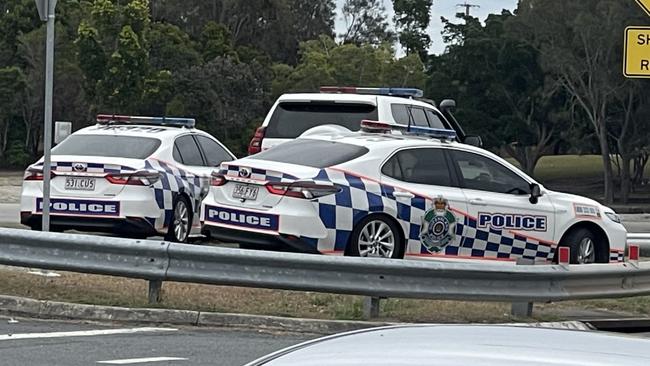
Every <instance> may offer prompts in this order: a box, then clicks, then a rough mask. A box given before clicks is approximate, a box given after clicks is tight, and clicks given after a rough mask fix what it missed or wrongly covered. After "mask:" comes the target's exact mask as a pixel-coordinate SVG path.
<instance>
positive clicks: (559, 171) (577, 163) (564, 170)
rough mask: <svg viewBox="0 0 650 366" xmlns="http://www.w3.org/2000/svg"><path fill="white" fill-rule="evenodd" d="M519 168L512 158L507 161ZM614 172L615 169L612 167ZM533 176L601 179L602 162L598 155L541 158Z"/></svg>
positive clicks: (649, 170) (648, 173)
mask: <svg viewBox="0 0 650 366" xmlns="http://www.w3.org/2000/svg"><path fill="white" fill-rule="evenodd" d="M507 160H508V161H509V162H510V163H512V164H514V165H516V166H519V164H518V163H517V161H516V160H515V159H513V158H508V159H507ZM614 171H616V167H614ZM645 174H646V177H649V176H650V164H648V165H647V166H646V168H645ZM535 176H536V177H538V178H539V179H541V180H546V181H552V180H557V179H593V178H597V179H602V176H603V160H602V157H601V156H600V155H551V156H544V157H542V158H541V159H540V160H539V162H538V163H537V166H536V168H535Z"/></svg>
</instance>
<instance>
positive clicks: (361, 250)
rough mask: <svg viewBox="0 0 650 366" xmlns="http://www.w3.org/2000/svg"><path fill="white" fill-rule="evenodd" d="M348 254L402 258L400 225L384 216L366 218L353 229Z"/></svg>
mask: <svg viewBox="0 0 650 366" xmlns="http://www.w3.org/2000/svg"><path fill="white" fill-rule="evenodd" d="M346 255H349V256H354V257H377V258H402V256H403V250H402V239H401V235H400V231H399V228H398V226H397V225H396V224H395V223H394V222H393V221H391V220H389V219H387V218H384V217H382V216H368V217H366V218H364V219H363V220H361V221H360V222H359V223H358V224H357V225H356V227H355V228H354V230H353V231H352V234H351V237H350V243H349V244H348V247H347V248H346Z"/></svg>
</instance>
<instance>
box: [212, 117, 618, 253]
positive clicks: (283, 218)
mask: <svg viewBox="0 0 650 366" xmlns="http://www.w3.org/2000/svg"><path fill="white" fill-rule="evenodd" d="M362 127H363V129H364V130H365V132H350V131H347V132H345V131H342V130H341V129H340V128H339V131H338V132H336V131H334V130H331V129H330V131H331V132H329V133H322V132H321V131H318V130H319V129H321V130H324V129H325V127H319V128H317V129H316V130H312V131H308V132H307V133H306V134H305V135H303V136H302V137H301V138H298V139H296V140H294V141H291V142H287V143H285V144H283V145H282V146H281V147H277V148H273V149H269V150H267V151H263V152H261V153H259V154H257V155H254V156H250V157H247V158H244V159H240V160H235V161H232V162H227V163H224V164H222V166H221V169H220V170H219V171H218V172H215V173H214V174H213V177H212V183H211V184H212V187H211V190H210V191H211V192H210V194H208V196H207V197H206V198H205V200H204V201H203V209H202V210H201V215H202V216H201V221H202V223H203V230H204V231H205V232H206V233H210V234H211V235H212V237H215V238H217V239H221V240H229V241H233V240H234V241H237V242H240V243H243V244H248V245H255V246H263V245H269V246H277V245H283V246H286V247H291V248H294V249H297V250H301V251H304V252H312V253H323V254H345V255H351V256H379V257H391V258H402V257H406V258H440V257H448V258H467V259H492V260H504V261H513V260H517V259H518V258H525V259H529V260H534V261H542V262H552V261H553V260H555V256H556V252H557V250H556V249H557V247H558V246H567V247H570V249H571V260H572V262H573V263H591V262H610V261H614V262H617V261H622V260H623V254H624V250H625V245H626V244H625V243H626V231H625V229H624V227H623V226H622V225H621V224H620V221H619V218H618V216H617V215H616V214H615V213H614V212H613V211H612V210H611V209H609V208H607V207H604V206H601V205H600V204H598V203H597V202H595V201H593V200H591V199H588V198H584V197H579V196H574V195H570V194H564V193H559V192H552V191H550V190H547V189H545V188H544V187H542V186H541V185H540V184H538V183H537V182H535V180H533V179H532V178H530V177H528V176H527V175H525V174H524V173H522V172H521V171H520V170H519V169H517V168H516V167H514V166H512V165H511V164H509V163H508V162H507V161H505V160H503V159H501V158H499V157H498V156H496V155H494V154H492V153H490V152H488V151H485V150H483V149H480V148H477V147H473V146H469V145H465V144H461V143H458V142H454V141H452V140H453V137H454V131H449V130H434V129H428V128H418V127H407V128H406V129H405V130H406V131H405V133H407V134H419V135H420V136H410V135H398V134H392V133H391V130H394V129H395V128H396V127H397V128H399V126H395V125H393V124H388V123H380V122H373V121H363V122H362ZM401 129H403V130H404V128H401ZM423 134H424V135H426V136H422V135H423Z"/></svg>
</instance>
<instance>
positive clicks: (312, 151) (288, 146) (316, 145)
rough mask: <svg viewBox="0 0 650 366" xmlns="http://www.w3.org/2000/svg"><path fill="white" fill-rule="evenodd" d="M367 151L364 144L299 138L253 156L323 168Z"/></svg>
mask: <svg viewBox="0 0 650 366" xmlns="http://www.w3.org/2000/svg"><path fill="white" fill-rule="evenodd" d="M367 152H368V149H366V148H365V147H363V146H357V145H350V144H343V143H340V142H332V141H322V140H310V139H299V140H294V141H290V142H287V143H284V144H282V145H280V147H279V148H273V149H269V150H266V151H262V152H261V153H259V154H256V155H255V156H254V157H253V158H254V159H257V160H266V161H275V162H279V163H288V164H297V165H306V166H310V167H313V168H319V169H322V168H326V167H330V166H334V165H338V164H342V163H345V162H346V161H350V160H353V159H356V158H358V157H360V156H363V155H365V154H366V153H367Z"/></svg>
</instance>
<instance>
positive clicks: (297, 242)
mask: <svg viewBox="0 0 650 366" xmlns="http://www.w3.org/2000/svg"><path fill="white" fill-rule="evenodd" d="M201 233H202V234H203V235H206V236H209V237H211V238H213V239H217V240H219V241H221V242H225V243H238V244H248V245H255V246H259V247H262V248H268V249H270V250H273V249H288V250H291V251H298V252H301V253H312V254H320V252H319V251H318V250H317V249H316V248H315V247H313V246H312V245H309V244H308V243H306V242H305V241H303V240H301V239H300V238H298V237H296V236H293V235H283V234H278V235H272V234H262V233H256V232H251V231H242V230H236V229H230V228H224V227H219V226H213V225H209V224H205V225H203V229H202V230H201Z"/></svg>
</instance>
